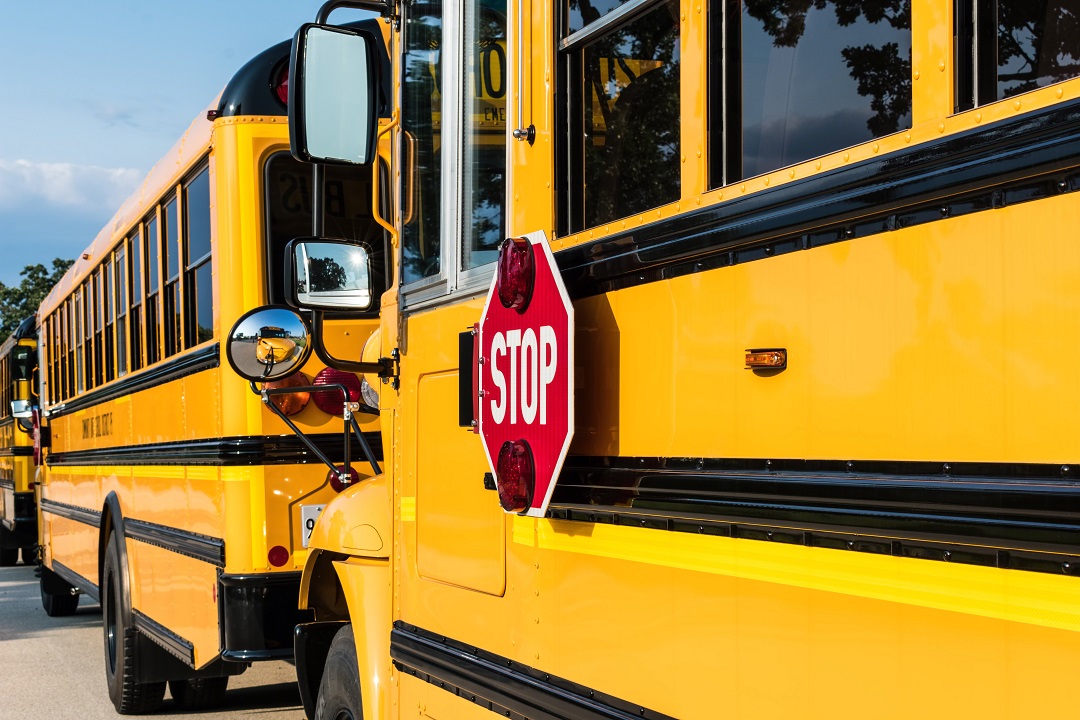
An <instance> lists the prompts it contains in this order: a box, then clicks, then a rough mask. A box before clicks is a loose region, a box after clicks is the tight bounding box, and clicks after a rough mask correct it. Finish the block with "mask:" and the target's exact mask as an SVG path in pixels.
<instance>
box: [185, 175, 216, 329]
mask: <svg viewBox="0 0 1080 720" xmlns="http://www.w3.org/2000/svg"><path fill="white" fill-rule="evenodd" d="M210 267H211V264H210V171H209V170H206V169H204V170H203V171H202V172H200V173H199V174H198V175H196V176H195V177H194V178H192V179H191V180H190V181H188V183H187V184H186V185H184V272H185V274H184V302H185V303H186V304H185V306H184V320H185V323H186V327H185V328H184V345H185V346H186V347H194V346H196V345H198V344H199V343H202V342H206V341H207V340H209V339H210V338H212V337H213V336H214V307H213V292H212V288H211V286H210Z"/></svg>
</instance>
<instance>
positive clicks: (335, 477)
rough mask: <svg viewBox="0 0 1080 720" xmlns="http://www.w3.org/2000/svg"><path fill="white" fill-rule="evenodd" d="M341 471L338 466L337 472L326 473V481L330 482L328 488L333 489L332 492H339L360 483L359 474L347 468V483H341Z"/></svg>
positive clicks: (353, 469)
mask: <svg viewBox="0 0 1080 720" xmlns="http://www.w3.org/2000/svg"><path fill="white" fill-rule="evenodd" d="M341 471H342V467H341V466H340V465H339V466H338V470H337V472H328V473H326V479H327V480H329V481H330V487H332V488H334V492H341V491H342V490H344V489H345V488H347V487H349V486H350V485H355V484H356V483H358V482H360V473H358V472H356V470H355V468H349V481H348V482H347V483H345V482H342V481H341V477H340V473H341Z"/></svg>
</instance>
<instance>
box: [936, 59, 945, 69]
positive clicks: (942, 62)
mask: <svg viewBox="0 0 1080 720" xmlns="http://www.w3.org/2000/svg"><path fill="white" fill-rule="evenodd" d="M937 69H938V71H939V72H945V61H944V60H942V61H941V62H939V63H938V66H937Z"/></svg>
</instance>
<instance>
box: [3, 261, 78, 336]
mask: <svg viewBox="0 0 1080 720" xmlns="http://www.w3.org/2000/svg"><path fill="white" fill-rule="evenodd" d="M73 262H74V260H61V259H60V258H54V259H53V261H52V270H51V271H50V270H48V269H47V268H46V267H45V266H44V265H42V264H41V263H38V264H36V265H27V266H26V267H24V268H23V269H22V271H21V272H20V273H19V276H20V277H21V278H22V281H21V282H20V283H19V284H18V285H11V286H8V285H5V284H4V283H0V342H2V341H3V340H4V338H6V337H7V336H8V335H10V334H11V333H13V332H15V328H17V327H18V326H19V323H20V322H22V321H23V320H25V319H26V318H28V317H30V316H31V315H33V314H34V313H36V312H37V309H38V305H40V304H41V301H42V300H44V299H45V296H46V295H48V294H49V291H50V290H52V288H53V286H54V285H56V283H58V282H59V281H60V278H62V277H63V276H64V273H65V272H67V269H68V268H69V267H71V265H72V263H73Z"/></svg>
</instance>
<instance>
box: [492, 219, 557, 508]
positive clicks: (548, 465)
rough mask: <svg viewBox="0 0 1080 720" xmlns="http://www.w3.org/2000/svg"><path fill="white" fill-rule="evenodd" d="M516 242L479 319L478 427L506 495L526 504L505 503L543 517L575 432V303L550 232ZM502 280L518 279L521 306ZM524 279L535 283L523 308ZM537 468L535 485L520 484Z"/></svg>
mask: <svg viewBox="0 0 1080 720" xmlns="http://www.w3.org/2000/svg"><path fill="white" fill-rule="evenodd" d="M516 242H517V245H516V247H515V245H514V243H513V242H509V243H507V244H506V245H504V248H503V251H501V252H500V259H499V262H498V263H497V269H496V272H495V277H494V279H493V280H492V283H491V289H490V290H489V291H488V296H487V302H486V303H485V304H484V311H483V313H482V314H481V316H480V335H479V343H480V352H479V362H480V367H479V373H478V376H479V379H480V383H479V386H480V397H479V432H480V437H481V438H482V441H483V443H484V452H485V453H486V454H487V458H488V464H489V465H490V466H491V469H492V472H493V473H494V474H495V482H496V483H497V484H498V485H499V494H500V499H505V498H507V497H508V496H514V497H517V498H518V501H519V503H520V504H519V505H518V506H517V507H512V506H508V505H507V504H506V502H504V503H503V507H505V508H507V509H511V510H516V511H519V512H522V513H523V514H526V515H531V516H534V517H543V515H544V513H545V512H546V511H547V506H548V502H549V501H550V500H551V494H552V492H553V490H554V489H555V480H556V479H557V478H558V474H559V471H560V470H561V469H562V464H563V460H565V458H566V451H567V449H568V448H569V447H570V439H571V438H572V437H573V435H574V415H573V408H574V404H573V398H574V379H573V377H574V308H573V306H572V305H571V304H570V297H569V295H567V292H566V286H565V285H564V284H563V281H562V276H561V275H560V274H559V268H558V266H557V265H556V264H555V258H554V256H553V255H552V254H551V249H550V248H549V247H548V243H547V238H546V237H545V236H544V233H543V232H535V233H530V234H529V235H526V236H525V237H524V238H517V239H516ZM508 251H509V252H515V251H516V252H517V253H518V255H517V256H516V257H508V256H507V255H506V254H505V253H507V252H508ZM522 253H529V254H530V257H523V256H522ZM530 260H531V262H529V261H530ZM529 265H531V268H530V267H528V266H529ZM530 276H531V277H530ZM500 282H502V283H503V284H504V286H505V285H506V284H508V283H510V284H512V287H513V288H514V289H515V292H514V293H506V292H504V293H503V296H504V298H509V296H513V297H515V298H518V299H519V301H518V302H517V303H516V304H515V303H511V306H510V307H506V306H505V305H504V302H503V300H500V297H499V296H500V293H499V287H500ZM523 282H524V283H526V284H527V285H528V286H530V287H526V288H525V292H524V295H525V297H526V298H527V301H526V302H525V303H524V306H523V307H521V305H522V303H521V302H520V298H521V296H522V292H521V291H520V288H521V283H523ZM507 443H510V445H507ZM500 454H501V455H502V457H503V461H502V468H501V470H502V472H501V475H502V476H501V477H500V460H499V458H500ZM527 455H531V469H530V468H529V458H527V457H526V456H527ZM530 471H531V472H532V473H533V476H532V478H531V479H528V480H529V482H528V487H525V486H524V485H521V486H520V487H519V486H518V484H519V483H525V482H526V480H527V479H526V478H523V473H524V474H528V473H529V472H530Z"/></svg>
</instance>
